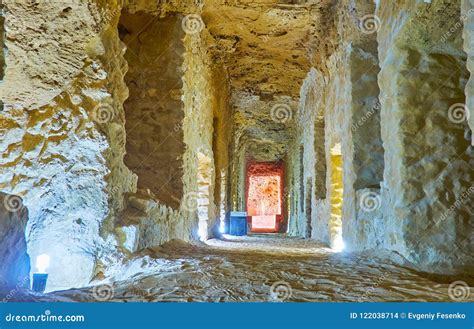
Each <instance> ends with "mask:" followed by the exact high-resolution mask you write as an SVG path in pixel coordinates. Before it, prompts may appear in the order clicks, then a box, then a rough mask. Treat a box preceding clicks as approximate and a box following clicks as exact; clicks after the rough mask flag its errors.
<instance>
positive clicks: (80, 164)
mask: <svg viewBox="0 0 474 329" xmlns="http://www.w3.org/2000/svg"><path fill="white" fill-rule="evenodd" d="M4 5H5V20H6V26H7V28H6V36H5V46H6V48H8V54H7V55H6V58H5V59H6V67H7V69H6V72H5V78H4V81H3V82H2V86H1V89H0V92H1V96H2V100H3V102H4V104H5V108H4V110H3V111H2V112H0V152H1V153H2V158H1V159H0V189H1V190H2V191H4V192H7V193H14V194H19V195H22V197H23V202H24V204H25V206H27V207H28V210H29V216H30V220H29V222H28V226H27V230H26V235H27V243H28V250H29V252H30V256H31V258H32V259H35V258H36V256H37V255H38V254H42V253H47V254H49V255H50V256H51V268H50V270H51V272H50V280H49V282H48V288H50V289H58V288H68V287H72V286H75V285H84V284H87V283H88V282H89V280H90V279H91V277H92V276H93V275H94V271H95V266H96V261H97V260H98V259H100V258H101V257H102V256H103V255H106V254H108V255H110V254H112V250H113V248H114V245H115V243H114V242H113V240H114V238H113V237H112V238H110V237H109V235H110V233H111V232H112V231H113V224H114V215H115V214H116V212H117V211H118V210H119V209H121V208H122V206H123V205H122V202H123V201H122V200H123V197H122V195H123V193H124V192H128V191H131V190H133V189H134V188H136V178H135V177H134V175H133V174H132V173H131V172H130V171H129V170H128V169H127V168H126V167H125V166H124V164H123V156H124V154H125V127H124V116H123V107H122V104H123V101H124V99H125V98H126V97H127V89H126V86H125V83H124V82H123V76H124V74H125V72H126V68H127V65H126V62H125V61H124V59H123V50H124V49H123V48H124V47H123V44H122V43H121V42H120V40H119V37H118V31H117V22H118V15H117V14H118V13H119V12H120V10H119V9H120V8H116V7H114V8H111V7H107V6H108V5H107V4H105V3H103V2H101V3H100V4H99V3H93V4H92V3H91V4H87V3H85V2H79V1H36V2H35V1H27V2H24V1H5V2H4ZM106 241H107V242H106ZM111 261H113V260H111Z"/></svg>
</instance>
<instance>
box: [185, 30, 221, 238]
mask: <svg viewBox="0 0 474 329" xmlns="http://www.w3.org/2000/svg"><path fill="white" fill-rule="evenodd" d="M211 41H212V40H211V37H210V35H209V34H208V32H207V30H203V31H202V32H201V33H188V34H187V35H186V37H185V47H186V53H185V62H184V67H185V72H184V78H183V79H184V104H185V119H184V123H183V130H184V142H185V143H186V145H187V148H186V152H185V155H184V160H185V161H184V170H185V176H184V182H185V195H184V200H183V204H182V209H183V207H184V210H190V213H192V212H193V211H196V210H197V217H198V226H199V237H200V239H202V240H206V239H207V238H209V237H212V235H213V233H214V232H215V229H214V225H215V224H216V221H217V217H218V215H217V214H218V212H217V210H216V208H217V207H216V205H215V200H214V190H215V185H214V184H215V182H216V168H215V163H214V151H213V130H214V127H213V123H214V121H213V118H214V112H215V109H216V107H217V104H218V98H219V95H217V94H215V93H214V91H215V88H214V85H213V84H215V83H218V82H217V81H215V80H214V79H213V74H212V60H211V58H210V54H209V52H208V46H207V45H208V44H209V43H210V42H211ZM220 82H222V81H220ZM190 202H192V203H193V207H189V206H190ZM194 203H196V204H194ZM194 206H196V208H197V209H194V208H195V207H194ZM190 208H191V209H190ZM188 221H190V223H189V224H191V223H192V222H193V219H192V217H191V218H190V219H188ZM189 224H188V225H189ZM192 233H193V234H194V232H192Z"/></svg>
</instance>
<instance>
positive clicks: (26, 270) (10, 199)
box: [0, 193, 30, 290]
mask: <svg viewBox="0 0 474 329" xmlns="http://www.w3.org/2000/svg"><path fill="white" fill-rule="evenodd" d="M27 222H28V210H27V209H26V208H25V207H24V206H23V204H22V200H21V198H20V197H18V196H16V195H11V194H5V193H0V259H1V261H2V266H1V267H0V290H4V289H11V288H13V289H19V288H28V287H29V285H30V257H29V256H28V254H27V250H26V238H25V230H26V223H27Z"/></svg>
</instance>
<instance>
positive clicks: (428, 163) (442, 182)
mask: <svg viewBox="0 0 474 329" xmlns="http://www.w3.org/2000/svg"><path fill="white" fill-rule="evenodd" d="M378 15H379V17H380V18H381V21H382V23H381V31H380V32H381V33H379V36H378V38H379V45H380V46H379V56H380V66H381V72H380V74H379V79H378V80H379V85H380V90H381V99H383V100H384V102H382V111H381V125H382V139H383V145H384V150H385V170H384V184H383V191H382V200H383V204H382V209H383V210H384V223H385V239H384V246H385V247H386V248H387V249H390V250H395V251H397V252H399V253H400V254H402V255H403V256H405V257H406V258H407V259H408V260H410V261H411V262H413V263H414V264H415V265H417V266H418V267H419V268H420V269H422V270H425V271H432V272H442V273H445V274H446V273H452V272H461V271H464V270H465V269H467V268H469V266H472V264H473V256H472V252H471V250H472V248H473V245H472V237H471V231H472V228H471V225H470V222H471V220H472V218H473V212H472V202H471V201H470V200H472V195H473V194H472V192H473V190H474V187H473V186H472V182H473V181H474V171H473V170H472V168H473V166H474V159H473V152H472V147H470V141H469V140H468V139H467V136H468V134H466V132H467V131H468V129H469V128H468V127H467V124H466V122H465V120H459V119H458V117H457V116H455V115H453V113H454V112H453V110H456V107H457V106H458V104H461V107H462V105H463V104H464V102H465V99H466V97H465V95H464V91H465V87H466V86H465V84H466V81H467V78H468V71H467V70H466V57H465V53H464V52H463V51H462V39H461V29H460V28H456V27H459V26H461V25H460V24H459V23H460V5H459V3H455V4H453V2H452V1H436V2H433V3H431V4H427V3H419V4H417V5H416V6H415V7H410V8H407V7H405V5H404V4H399V5H394V3H392V4H391V5H388V4H387V6H386V7H383V6H381V7H380V8H379V12H378ZM394 20H395V21H394ZM432 22H443V24H439V25H433V24H432ZM393 26H399V28H398V30H396V31H395V32H388V30H392V29H393Z"/></svg>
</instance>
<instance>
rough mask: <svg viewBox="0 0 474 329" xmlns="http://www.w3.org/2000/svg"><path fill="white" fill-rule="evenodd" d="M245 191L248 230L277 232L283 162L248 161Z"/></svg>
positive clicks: (281, 212)
mask: <svg viewBox="0 0 474 329" xmlns="http://www.w3.org/2000/svg"><path fill="white" fill-rule="evenodd" d="M245 192H246V199H247V216H248V217H247V219H248V222H249V224H250V230H251V231H252V232H265V233H274V232H278V231H279V229H280V225H281V223H282V220H283V215H282V214H283V163H282V162H281V161H280V162H250V163H249V164H248V166H247V177H246V190H245Z"/></svg>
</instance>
